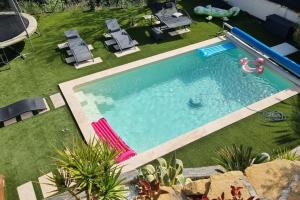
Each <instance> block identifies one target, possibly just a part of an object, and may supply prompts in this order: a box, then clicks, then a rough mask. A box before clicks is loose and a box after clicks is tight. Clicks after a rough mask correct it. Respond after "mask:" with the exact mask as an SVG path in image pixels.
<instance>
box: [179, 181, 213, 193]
mask: <svg viewBox="0 0 300 200" xmlns="http://www.w3.org/2000/svg"><path fill="white" fill-rule="evenodd" d="M209 186H210V180H209V179H200V180H197V181H193V182H191V183H189V184H187V185H185V186H184V188H183V193H184V194H185V195H199V194H207V193H208V190H209Z"/></svg>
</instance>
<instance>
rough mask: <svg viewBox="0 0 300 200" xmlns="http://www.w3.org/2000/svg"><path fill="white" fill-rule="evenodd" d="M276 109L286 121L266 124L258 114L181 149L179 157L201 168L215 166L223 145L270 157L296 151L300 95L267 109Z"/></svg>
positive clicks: (299, 132)
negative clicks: (281, 150) (247, 148)
mask: <svg viewBox="0 0 300 200" xmlns="http://www.w3.org/2000/svg"><path fill="white" fill-rule="evenodd" d="M274 110H277V111H281V112H283V113H284V114H285V115H286V116H287V120H286V121H283V122H267V121H266V120H265V119H264V118H263V115H262V113H258V114H255V115H252V116H250V117H248V118H246V119H244V120H241V121H239V122H236V123H234V124H232V125H231V126H228V127H225V128H223V129H221V130H219V131H217V132H215V133H213V134H211V135H209V136H207V137H204V138H202V139H200V140H197V141H195V142H193V143H191V144H189V145H187V146H185V147H182V148H180V149H178V150H177V151H176V155H177V157H178V158H180V159H182V160H183V163H184V165H185V167H199V166H207V165H214V164H215V160H214V158H215V157H216V156H217V155H216V149H218V148H220V147H223V146H224V145H232V144H243V145H246V146H252V147H253V148H254V152H256V153H259V152H267V153H269V154H270V155H272V154H274V150H275V149H279V148H289V149H293V148H295V147H296V146H298V145H300V123H299V122H300V95H297V96H294V97H291V98H289V99H287V100H285V101H283V102H281V103H278V104H276V105H274V106H271V107H269V108H267V109H266V111H274ZM170 155H171V154H170ZM170 155H168V156H170Z"/></svg>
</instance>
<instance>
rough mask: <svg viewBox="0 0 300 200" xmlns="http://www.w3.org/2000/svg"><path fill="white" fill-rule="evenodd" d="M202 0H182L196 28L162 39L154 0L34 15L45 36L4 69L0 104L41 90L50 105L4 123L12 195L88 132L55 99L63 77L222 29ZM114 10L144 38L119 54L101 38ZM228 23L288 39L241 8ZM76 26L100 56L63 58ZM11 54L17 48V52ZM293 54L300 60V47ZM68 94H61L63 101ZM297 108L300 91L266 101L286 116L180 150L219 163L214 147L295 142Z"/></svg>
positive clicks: (234, 128)
mask: <svg viewBox="0 0 300 200" xmlns="http://www.w3.org/2000/svg"><path fill="white" fill-rule="evenodd" d="M198 2H199V1H196V0H192V1H181V2H179V4H180V5H181V6H182V7H183V8H185V9H186V10H187V11H188V12H189V13H190V14H191V17H192V19H193V24H192V25H191V27H190V30H191V31H190V32H188V33H185V34H183V35H181V36H174V37H168V38H167V39H165V40H163V41H161V42H159V43H156V42H155V41H154V40H153V39H152V38H151V37H150V34H149V32H148V31H149V21H148V20H147V19H145V18H144V17H143V16H145V15H146V14H149V13H150V11H149V9H148V8H136V9H133V8H131V9H126V10H125V9H124V10H122V9H113V10H100V11H96V12H82V11H78V10H74V11H65V12H62V13H54V14H40V15H39V16H36V18H37V21H38V25H39V30H40V33H41V36H39V37H33V39H32V43H33V46H34V50H33V51H31V53H30V54H28V55H27V56H26V59H25V60H23V59H14V60H12V61H11V62H10V64H9V66H10V69H9V70H5V71H4V70H3V71H1V72H0V80H1V83H0V86H1V93H0V107H2V106H5V105H8V104H11V103H13V102H15V101H18V100H19V99H24V98H28V97H32V96H43V97H45V98H46V99H47V102H48V104H49V106H50V111H49V112H47V113H44V114H42V115H39V116H34V117H32V118H30V119H27V120H25V121H22V122H19V123H16V124H13V125H10V126H8V127H5V128H1V129H0V135H1V140H0V174H3V175H4V176H5V181H6V192H5V194H6V198H7V199H17V198H18V197H17V196H18V195H17V190H16V188H17V186H19V185H21V184H23V183H25V182H27V181H29V180H32V181H37V180H38V177H39V176H41V175H43V174H45V173H46V172H48V171H51V170H52V169H53V168H54V166H52V165H51V163H52V161H51V156H53V146H55V147H62V145H63V144H69V143H71V142H72V140H73V138H81V137H82V135H81V133H80V131H79V129H78V127H77V125H76V123H75V121H74V119H73V117H72V114H71V112H70V111H69V109H68V107H67V106H62V107H60V106H56V105H53V104H51V103H50V102H51V101H50V100H51V99H50V96H51V95H53V94H55V95H57V93H58V92H59V88H58V84H59V83H62V82H65V81H68V80H72V79H75V78H79V77H82V76H85V75H89V74H92V73H95V72H99V71H102V70H105V69H109V68H113V67H116V66H119V65H122V64H126V63H129V62H132V61H135V60H139V59H142V58H146V57H149V56H153V55H156V54H159V53H163V52H166V51H170V50H174V49H177V48H180V47H183V46H187V45H190V44H194V43H198V42H201V41H204V40H208V39H211V38H214V37H216V33H217V32H218V31H220V30H221V26H222V21H221V20H219V19H214V20H212V21H210V22H207V21H206V20H205V17H202V16H196V15H193V14H192V13H193V11H192V9H193V8H194V7H195V6H196V5H199V3H198ZM207 2H209V1H201V4H204V5H205V4H207ZM128 16H134V18H133V20H134V22H135V24H137V25H136V26H131V25H130V24H131V19H129V18H128ZM112 17H115V18H117V19H118V21H119V23H120V24H121V25H122V26H123V27H124V28H126V30H127V31H128V33H129V34H130V35H131V36H132V38H134V39H136V40H137V41H138V42H139V43H140V45H139V49H140V51H138V52H135V53H134V54H130V55H126V56H124V57H120V58H116V56H115V55H114V53H113V52H111V51H108V50H107V48H106V47H105V46H104V44H103V42H104V39H105V38H103V33H105V31H106V28H105V20H106V19H108V18H112ZM230 24H232V25H236V26H238V27H239V28H241V29H243V30H245V31H247V32H248V33H249V34H251V35H253V36H254V37H256V38H257V39H259V40H261V41H263V42H265V43H266V44H267V45H269V46H274V45H277V44H280V43H282V42H284V41H282V40H281V39H279V38H277V37H274V36H272V35H270V34H269V33H268V32H266V31H265V30H264V29H263V27H262V22H261V21H260V20H258V19H256V18H254V17H252V16H250V15H248V14H247V13H244V12H241V13H240V15H238V16H237V17H235V18H232V19H231V20H230ZM71 28H75V29H77V30H78V31H79V32H80V34H81V36H82V37H83V38H84V39H85V40H86V41H87V43H88V44H91V45H92V46H93V47H94V50H93V54H94V56H95V57H101V58H102V60H103V62H102V63H99V64H96V65H93V66H89V67H85V68H82V69H79V70H77V69H75V68H74V67H73V66H71V65H68V64H65V62H64V58H63V56H62V55H61V52H60V51H59V50H57V49H56V45H57V44H60V43H62V42H64V38H63V33H64V31H65V30H68V29H71ZM22 46H23V45H22V44H19V45H17V46H16V47H17V48H19V49H22V48H23V47H22ZM29 51H30V45H29V43H26V44H25V46H24V50H23V52H29ZM8 52H9V50H8ZM9 57H10V58H13V57H14V56H13V54H11V55H10V56H9ZM289 57H290V58H291V59H293V60H294V61H296V62H298V63H299V62H300V53H295V54H292V55H291V56H289ZM4 68H5V69H6V66H1V65H0V70H2V69H4ZM62 101H63V100H62V99H60V103H59V104H62V103H63V102H62ZM56 107H57V108H56ZM299 109H300V96H299V95H297V96H294V97H292V98H290V99H287V100H285V101H283V102H281V103H279V104H276V105H274V106H272V107H270V108H268V109H267V110H279V111H281V112H284V113H286V115H287V119H288V120H287V121H284V122H278V123H266V122H264V121H263V120H262V119H261V115H260V114H259V113H258V114H255V115H252V116H250V117H248V118H246V119H244V120H241V121H239V122H237V123H235V124H233V125H230V126H228V127H225V128H223V129H222V130H220V131H218V132H216V133H214V134H212V135H210V136H207V137H205V138H203V139H201V140H198V141H196V142H193V143H191V144H189V145H187V146H185V147H183V148H181V149H179V150H178V151H177V157H178V158H180V159H182V160H183V162H184V163H185V167H199V166H207V165H213V164H214V160H213V159H211V158H212V157H214V155H215V149H216V148H217V147H220V146H223V145H230V144H232V143H236V144H245V145H249V146H252V147H253V148H254V150H255V151H257V152H259V151H266V152H269V153H272V151H273V150H274V149H278V148H280V147H287V148H289V149H292V148H294V147H296V146H298V145H300V131H299V125H298V124H297V121H299V119H300V117H299V116H300V114H299V113H300V110H299ZM204 152H205V153H204ZM34 187H35V190H36V192H37V194H38V195H39V198H41V191H39V190H40V189H39V188H38V187H36V186H35V184H34Z"/></svg>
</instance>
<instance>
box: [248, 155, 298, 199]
mask: <svg viewBox="0 0 300 200" xmlns="http://www.w3.org/2000/svg"><path fill="white" fill-rule="evenodd" d="M299 173H300V162H299V161H289V160H274V161H271V162H266V163H262V164H256V165H252V166H251V167H248V168H247V169H246V170H245V174H246V176H247V177H248V179H249V181H250V183H251V184H252V186H253V187H254V188H255V190H256V192H257V194H258V196H260V197H263V198H267V199H279V197H280V196H281V194H282V191H283V190H286V189H287V188H288V187H289V183H290V182H292V181H293V180H294V179H295V178H294V177H295V175H297V174H298V175H300V174H299ZM297 185H298V186H297ZM294 195H297V196H298V197H295V198H294ZM289 199H291V200H292V199H293V200H294V199H300V197H299V181H298V184H295V185H294V186H293V187H292V192H290V194H289Z"/></svg>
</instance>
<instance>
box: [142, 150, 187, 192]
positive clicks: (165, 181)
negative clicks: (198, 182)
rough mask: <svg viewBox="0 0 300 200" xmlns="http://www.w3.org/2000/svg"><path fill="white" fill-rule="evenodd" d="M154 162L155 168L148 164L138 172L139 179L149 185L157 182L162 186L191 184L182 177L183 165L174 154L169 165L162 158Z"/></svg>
mask: <svg viewBox="0 0 300 200" xmlns="http://www.w3.org/2000/svg"><path fill="white" fill-rule="evenodd" d="M156 161H157V164H156V165H155V166H153V165H151V164H148V165H146V166H144V167H142V168H141V169H140V170H139V178H142V179H145V180H147V181H148V182H150V183H151V182H153V181H155V180H157V181H158V182H159V183H160V184H161V185H163V186H172V185H176V184H181V185H185V184H187V183H189V182H191V179H189V178H185V177H184V176H183V174H182V172H183V163H182V161H181V160H179V159H176V154H174V155H173V156H172V158H171V160H170V162H169V163H167V161H166V160H165V159H164V158H158V159H157V160H156Z"/></svg>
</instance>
